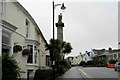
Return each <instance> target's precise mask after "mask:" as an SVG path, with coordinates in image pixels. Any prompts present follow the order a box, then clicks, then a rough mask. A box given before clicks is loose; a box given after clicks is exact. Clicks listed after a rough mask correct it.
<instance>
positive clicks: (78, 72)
mask: <svg viewBox="0 0 120 80" xmlns="http://www.w3.org/2000/svg"><path fill="white" fill-rule="evenodd" d="M119 75H120V73H119V72H116V71H114V69H111V68H106V67H72V68H71V69H70V70H69V71H67V72H66V73H65V74H63V75H61V76H60V77H58V80H118V76H119Z"/></svg>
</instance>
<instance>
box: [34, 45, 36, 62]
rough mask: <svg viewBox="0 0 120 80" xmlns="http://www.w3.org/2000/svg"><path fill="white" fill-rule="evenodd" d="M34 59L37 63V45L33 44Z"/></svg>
mask: <svg viewBox="0 0 120 80" xmlns="http://www.w3.org/2000/svg"><path fill="white" fill-rule="evenodd" d="M34 54H35V55H34V57H35V58H34V59H35V64H36V63H37V47H36V46H34Z"/></svg>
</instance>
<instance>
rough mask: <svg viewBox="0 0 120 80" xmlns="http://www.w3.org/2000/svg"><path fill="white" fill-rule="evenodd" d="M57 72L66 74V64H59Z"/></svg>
mask: <svg viewBox="0 0 120 80" xmlns="http://www.w3.org/2000/svg"><path fill="white" fill-rule="evenodd" d="M57 73H58V74H59V75H61V74H64V66H63V65H59V66H58V68H57Z"/></svg>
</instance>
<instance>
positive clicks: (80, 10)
mask: <svg viewBox="0 0 120 80" xmlns="http://www.w3.org/2000/svg"><path fill="white" fill-rule="evenodd" d="M18 1H19V2H20V3H21V4H22V5H23V6H24V7H25V9H27V11H28V12H29V13H30V14H31V16H32V17H33V18H34V19H35V21H36V23H37V24H38V25H39V27H40V29H41V31H42V33H43V35H44V37H45V39H46V40H47V42H49V40H50V38H52V25H53V24H52V20H53V19H52V1H50V0H45V1H43V0H42V1H39V0H29V2H28V1H27V0H26V1H25V0H18ZM117 1H118V0H79V1H76V0H73V1H72V0H69V1H67V0H66V1H64V0H62V1H61V2H60V1H55V4H58V3H62V2H64V4H65V6H66V10H65V11H64V12H63V11H61V10H60V7H56V8H55V22H57V21H58V19H57V18H58V15H59V14H60V13H61V12H62V14H63V20H62V21H63V22H64V24H65V27H64V32H63V33H64V41H66V42H70V43H71V45H72V47H73V50H72V53H71V54H70V55H73V56H74V55H78V54H79V52H82V53H84V52H85V51H86V50H87V51H90V50H91V49H103V48H105V49H108V48H109V47H111V48H117V47H118V2H117ZM56 35H57V34H56V31H55V37H56Z"/></svg>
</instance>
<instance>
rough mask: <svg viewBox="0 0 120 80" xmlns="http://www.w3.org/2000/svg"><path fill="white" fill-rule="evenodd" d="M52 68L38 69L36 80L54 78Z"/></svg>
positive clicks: (51, 79) (50, 79)
mask: <svg viewBox="0 0 120 80" xmlns="http://www.w3.org/2000/svg"><path fill="white" fill-rule="evenodd" d="M52 77H53V76H52V69H47V70H40V69H38V70H36V72H35V75H34V80H53V78H52Z"/></svg>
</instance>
